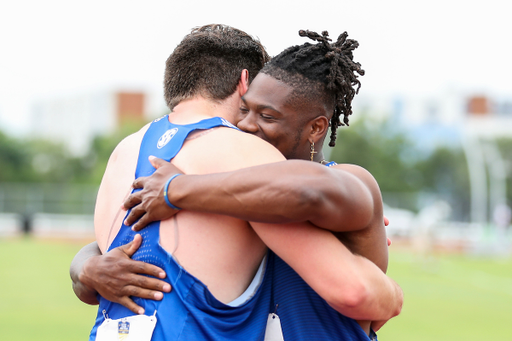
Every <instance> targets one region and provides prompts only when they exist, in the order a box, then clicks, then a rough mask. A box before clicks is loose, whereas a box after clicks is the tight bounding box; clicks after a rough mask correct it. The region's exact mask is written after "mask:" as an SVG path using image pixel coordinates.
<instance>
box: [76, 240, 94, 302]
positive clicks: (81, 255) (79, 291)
mask: <svg viewBox="0 0 512 341" xmlns="http://www.w3.org/2000/svg"><path fill="white" fill-rule="evenodd" d="M99 255H101V251H100V249H99V248H98V244H97V243H96V242H92V243H90V244H88V245H86V246H84V247H83V248H82V249H81V250H80V251H78V253H77V254H76V255H75V257H74V258H73V261H72V262H71V266H70V268H69V274H70V276H71V280H72V283H73V291H74V292H75V295H76V296H77V297H78V298H79V299H80V300H81V301H82V302H84V303H87V304H92V305H96V304H99V302H98V299H97V297H96V295H97V292H96V291H95V290H94V289H91V288H90V287H88V286H86V285H85V284H84V283H82V281H81V280H80V277H81V275H82V273H83V268H84V264H85V263H86V262H87V261H88V260H89V259H90V258H91V257H94V256H99Z"/></svg>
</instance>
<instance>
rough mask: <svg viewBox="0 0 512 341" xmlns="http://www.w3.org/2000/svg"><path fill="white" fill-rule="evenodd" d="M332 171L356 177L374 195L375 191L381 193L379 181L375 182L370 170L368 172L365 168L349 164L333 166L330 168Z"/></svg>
mask: <svg viewBox="0 0 512 341" xmlns="http://www.w3.org/2000/svg"><path fill="white" fill-rule="evenodd" d="M330 169H332V170H338V171H343V172H347V173H350V174H352V175H354V176H355V177H356V178H358V179H359V180H360V181H361V182H362V183H363V184H364V185H365V186H366V187H368V189H370V191H372V193H373V192H374V191H379V193H380V189H379V185H378V184H377V180H375V178H374V177H373V175H372V174H371V173H370V172H369V171H368V170H366V169H365V168H363V167H361V166H358V165H353V164H349V163H342V164H338V165H335V166H332V167H330Z"/></svg>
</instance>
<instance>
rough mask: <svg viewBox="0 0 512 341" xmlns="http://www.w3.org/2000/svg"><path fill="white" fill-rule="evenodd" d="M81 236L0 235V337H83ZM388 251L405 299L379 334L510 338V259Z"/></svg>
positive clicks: (56, 340)
mask: <svg viewBox="0 0 512 341" xmlns="http://www.w3.org/2000/svg"><path fill="white" fill-rule="evenodd" d="M84 244H85V242H84V243H78V242H64V241H44V240H34V239H14V240H13V239H7V240H0V259H1V261H0V340H10V341H18V340H20V341H21V340H23V341H27V340H41V341H45V340H53V341H60V340H66V341H73V340H86V339H87V337H88V334H89V330H90V328H91V326H92V324H93V322H94V318H95V315H96V307H92V306H88V305H85V304H83V303H81V302H80V301H79V300H78V299H77V298H75V296H74V294H73V292H72V289H71V280H70V279H69V275H68V268H69V264H70V262H71V259H72V258H73V256H74V255H75V253H76V252H77V251H78V250H79V249H80V247H81V246H82V245H84ZM391 251H392V252H391V257H390V267H389V275H390V276H391V277H392V278H394V279H395V280H396V281H397V282H398V283H399V284H400V285H401V286H402V288H403V289H404V292H405V304H404V308H403V310H402V314H401V315H400V316H398V317H397V318H395V319H393V320H391V321H390V322H388V324H386V325H385V326H384V327H383V329H382V330H381V331H380V332H379V340H380V341H385V340H393V341H401V340H407V341H410V340H415V341H422V340H436V341H443V340H446V341H448V340H450V341H455V340H464V341H468V340H507V339H510V335H509V334H510V332H511V331H512V327H510V323H509V320H510V317H512V259H510V258H507V259H496V258H492V259H491V258H487V259H486V258H474V257H469V256H461V255H436V256H429V257H420V256H417V255H414V254H413V253H411V252H406V251H400V250H397V249H395V250H394V249H393V247H391Z"/></svg>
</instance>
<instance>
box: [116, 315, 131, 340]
mask: <svg viewBox="0 0 512 341" xmlns="http://www.w3.org/2000/svg"><path fill="white" fill-rule="evenodd" d="M129 334H130V322H128V321H126V320H124V319H123V320H121V321H119V323H118V324H117V337H118V339H119V341H123V340H124V339H126V338H127V337H128V336H129Z"/></svg>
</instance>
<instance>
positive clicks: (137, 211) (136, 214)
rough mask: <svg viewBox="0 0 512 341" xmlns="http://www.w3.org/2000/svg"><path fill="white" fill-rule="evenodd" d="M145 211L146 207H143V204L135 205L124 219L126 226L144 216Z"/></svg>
mask: <svg viewBox="0 0 512 341" xmlns="http://www.w3.org/2000/svg"><path fill="white" fill-rule="evenodd" d="M145 213H146V210H145V209H144V207H142V205H139V206H136V207H134V208H133V209H132V210H131V212H130V214H128V216H127V217H126V219H125V220H124V224H125V225H126V226H131V225H132V224H133V223H134V222H136V221H137V220H139V219H140V218H141V217H143V216H144V214H145ZM144 226H145V225H144ZM136 231H138V230H136Z"/></svg>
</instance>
